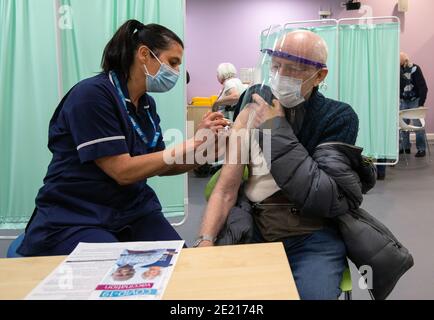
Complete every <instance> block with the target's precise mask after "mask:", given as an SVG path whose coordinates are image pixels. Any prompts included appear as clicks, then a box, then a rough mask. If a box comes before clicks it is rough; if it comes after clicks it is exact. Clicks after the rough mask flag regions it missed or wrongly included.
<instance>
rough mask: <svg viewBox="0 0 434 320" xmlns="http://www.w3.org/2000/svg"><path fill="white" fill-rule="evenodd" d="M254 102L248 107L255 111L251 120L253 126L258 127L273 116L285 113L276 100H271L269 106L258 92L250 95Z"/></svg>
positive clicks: (281, 115)
mask: <svg viewBox="0 0 434 320" xmlns="http://www.w3.org/2000/svg"><path fill="white" fill-rule="evenodd" d="M252 98H253V101H254V103H252V104H251V106H250V108H252V110H253V111H254V112H255V116H254V119H253V122H252V126H253V127H254V128H259V127H260V126H261V125H262V124H263V123H264V122H266V121H268V120H270V119H273V118H275V117H284V116H285V113H284V111H283V109H282V106H281V105H280V103H279V101H278V100H273V105H272V106H270V105H269V104H268V103H267V102H266V101H265V100H264V99H262V97H261V96H260V95H258V94H256V93H255V94H253V95H252Z"/></svg>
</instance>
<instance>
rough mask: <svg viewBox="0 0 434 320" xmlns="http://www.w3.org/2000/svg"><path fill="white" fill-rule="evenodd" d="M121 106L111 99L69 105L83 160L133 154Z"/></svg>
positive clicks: (69, 120) (69, 118)
mask: <svg viewBox="0 0 434 320" xmlns="http://www.w3.org/2000/svg"><path fill="white" fill-rule="evenodd" d="M115 108H118V106H116V105H115V104H114V102H113V101H111V100H110V99H108V98H105V97H103V96H100V98H99V99H89V100H84V101H81V102H79V103H75V104H74V105H73V106H71V107H70V108H68V112H66V120H67V123H68V126H69V130H70V133H71V136H72V139H73V141H74V144H75V147H76V149H77V152H78V156H79V158H80V162H81V163H85V162H89V161H94V160H97V159H99V158H103V157H108V156H114V155H120V154H125V153H129V151H128V146H127V143H126V140H125V139H126V137H125V132H124V130H123V129H122V124H121V122H122V120H121V116H120V114H119V111H118V110H116V109H115Z"/></svg>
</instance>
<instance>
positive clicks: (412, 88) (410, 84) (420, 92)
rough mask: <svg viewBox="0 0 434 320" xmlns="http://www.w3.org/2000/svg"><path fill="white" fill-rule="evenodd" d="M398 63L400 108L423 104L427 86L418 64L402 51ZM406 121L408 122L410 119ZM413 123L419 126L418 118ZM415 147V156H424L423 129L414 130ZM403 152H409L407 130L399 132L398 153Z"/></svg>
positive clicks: (409, 145)
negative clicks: (399, 71) (399, 70)
mask: <svg viewBox="0 0 434 320" xmlns="http://www.w3.org/2000/svg"><path fill="white" fill-rule="evenodd" d="M400 64H401V76H400V92H401V104H400V110H406V109H414V108H418V107H420V106H424V105H425V101H426V97H427V94H428V87H427V85H426V81H425V78H424V77H423V74H422V70H421V68H420V66H418V65H417V64H414V63H412V62H411V61H410V58H409V56H408V55H407V54H406V53H404V52H401V54H400ZM406 121H408V123H409V121H410V120H406ZM413 123H414V125H416V126H421V123H420V120H413ZM416 147H417V153H416V158H420V157H425V150H426V144H425V133H424V132H423V131H418V132H416ZM404 152H405V153H408V154H409V153H411V144H410V134H409V132H401V137H400V145H399V153H400V154H402V153H404Z"/></svg>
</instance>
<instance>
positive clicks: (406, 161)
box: [398, 131, 408, 167]
mask: <svg viewBox="0 0 434 320" xmlns="http://www.w3.org/2000/svg"><path fill="white" fill-rule="evenodd" d="M399 141H400V142H401V147H402V148H403V149H402V150H403V151H404V152H403V155H404V158H405V164H406V165H407V167H408V159H407V154H406V153H405V148H404V139H403V138H402V131H400V134H399ZM398 156H399V155H398Z"/></svg>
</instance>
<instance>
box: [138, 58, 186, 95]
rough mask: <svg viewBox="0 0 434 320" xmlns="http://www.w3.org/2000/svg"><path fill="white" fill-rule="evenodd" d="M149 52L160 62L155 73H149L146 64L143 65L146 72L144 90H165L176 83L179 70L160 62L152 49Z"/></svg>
mask: <svg viewBox="0 0 434 320" xmlns="http://www.w3.org/2000/svg"><path fill="white" fill-rule="evenodd" d="M151 53H152V55H153V56H154V57H155V59H157V61H158V62H159V63H160V69H158V71H157V73H156V74H155V75H151V74H150V73H149V71H148V68H147V67H146V65H143V66H144V67H145V73H146V91H148V92H167V91H169V90H171V89H172V88H173V87H174V86H175V85H176V82H177V81H178V79H179V72H177V71H176V70H173V69H172V68H171V67H169V66H168V65H167V64H165V63H162V62H161V61H160V59H158V57H157V56H156V55H155V54H154V53H153V52H152V51H151Z"/></svg>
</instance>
